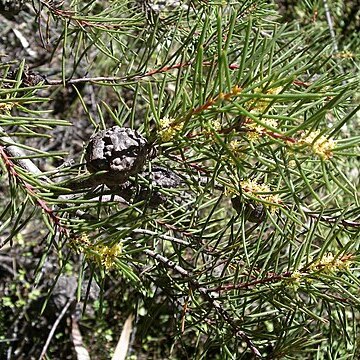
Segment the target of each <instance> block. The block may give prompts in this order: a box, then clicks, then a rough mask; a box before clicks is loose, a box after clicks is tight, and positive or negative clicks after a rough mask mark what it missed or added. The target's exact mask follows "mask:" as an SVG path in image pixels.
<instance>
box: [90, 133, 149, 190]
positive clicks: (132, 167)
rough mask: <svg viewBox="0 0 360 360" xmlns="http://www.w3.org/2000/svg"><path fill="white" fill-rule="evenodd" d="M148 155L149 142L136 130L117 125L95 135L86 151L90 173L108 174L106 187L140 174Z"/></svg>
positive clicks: (121, 182)
mask: <svg viewBox="0 0 360 360" xmlns="http://www.w3.org/2000/svg"><path fill="white" fill-rule="evenodd" d="M147 153H148V142H147V140H146V139H144V138H143V137H142V135H140V134H139V133H138V132H137V131H136V130H133V129H130V128H121V127H119V126H114V127H112V128H109V129H106V130H103V131H100V132H98V133H97V134H95V135H93V136H92V137H91V138H90V141H89V144H88V146H87V148H86V154H85V160H86V167H87V169H88V170H89V171H90V172H91V173H95V172H98V171H106V173H104V174H103V175H102V177H101V180H102V182H103V183H104V184H106V185H108V186H115V185H120V184H123V183H124V182H125V181H126V180H127V179H128V178H129V176H131V175H136V174H137V173H139V172H140V171H141V170H142V169H143V167H144V165H145V161H146V158H147Z"/></svg>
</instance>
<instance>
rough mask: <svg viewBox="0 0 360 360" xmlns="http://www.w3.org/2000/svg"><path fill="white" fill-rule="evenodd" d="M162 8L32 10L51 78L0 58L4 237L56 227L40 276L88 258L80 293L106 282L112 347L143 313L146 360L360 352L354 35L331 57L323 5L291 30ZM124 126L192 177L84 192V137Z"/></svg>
mask: <svg viewBox="0 0 360 360" xmlns="http://www.w3.org/2000/svg"><path fill="white" fill-rule="evenodd" d="M155 3H156V2H148V1H144V2H138V1H102V2H98V1H80V0H77V1H71V2H68V1H65V4H63V5H62V6H61V7H56V4H55V3H50V2H47V1H42V0H41V1H34V5H35V11H36V13H37V15H38V19H39V29H38V31H39V34H42V38H43V42H44V45H45V47H46V48H48V49H49V51H51V52H52V62H53V64H54V69H55V70H54V71H52V72H50V71H49V69H45V70H44V72H47V73H46V74H43V75H47V77H46V78H43V79H41V81H40V83H36V84H29V83H26V84H25V80H24V79H25V78H28V75H27V74H28V69H27V68H26V64H25V61H22V62H21V63H20V64H15V65H16V70H17V71H16V72H15V73H14V74H11V72H10V70H11V68H13V65H14V63H12V62H5V61H4V62H3V63H2V64H1V65H0V70H1V71H2V81H1V82H0V130H1V136H2V137H1V138H0V155H1V156H0V158H1V161H0V163H1V169H2V170H1V171H2V184H3V185H2V189H1V192H2V194H3V196H2V199H1V207H0V229H1V241H2V246H5V245H7V244H12V243H13V242H15V240H16V237H17V236H18V235H19V234H21V233H22V232H23V231H24V229H26V228H28V227H30V228H32V227H34V222H35V221H37V222H36V224H37V225H35V226H39V222H41V229H42V238H43V241H42V243H43V246H44V255H43V257H42V258H41V260H40V261H39V267H38V271H37V273H36V274H37V275H36V277H35V284H36V282H39V281H40V278H41V271H40V270H41V264H43V263H44V262H45V261H46V258H47V256H48V253H50V251H53V250H54V249H56V251H57V260H56V261H57V262H58V265H59V267H58V269H59V273H58V275H60V272H61V271H65V268H66V266H67V262H71V263H72V262H74V263H75V265H74V264H73V268H74V273H76V274H78V275H79V279H80V280H79V289H80V287H81V282H82V279H83V278H85V277H86V278H88V277H91V278H94V279H96V281H97V283H98V284H99V286H100V287H101V290H102V292H101V294H100V299H99V311H98V322H97V326H98V328H97V331H98V333H99V334H100V333H101V338H103V339H102V340H101V341H103V342H106V341H107V340H106V336H105V334H110V335H111V339H110V341H109V342H115V343H113V344H112V345H113V346H112V347H111V346H108V344H107V346H106V349H110V348H113V347H114V346H115V345H116V340H117V339H116V338H117V335H115V333H114V330H113V329H116V330H117V331H118V326H119V322H118V321H117V322H115V321H114V318H113V317H114V316H115V315H116V311H119V312H120V313H121V314H122V316H123V317H125V316H126V315H128V314H130V313H133V314H134V315H135V318H136V319H135V322H136V332H134V333H135V336H134V339H133V351H134V353H133V355H134V354H135V355H138V358H139V359H140V358H141V354H142V353H145V354H148V357H147V358H151V357H152V358H154V359H155V358H156V359H160V358H173V359H178V358H183V357H185V356H187V357H189V358H194V359H206V358H214V359H249V358H252V357H253V356H258V357H263V358H266V359H305V358H306V359H314V358H316V359H340V358H341V359H345V358H346V359H356V358H357V355H358V354H357V348H358V346H359V344H358V332H357V328H358V325H357V324H358V320H359V305H360V302H359V298H358V291H359V290H358V289H359V279H358V266H359V259H360V258H359V246H358V240H359V229H360V222H359V220H358V219H359V214H360V206H359V175H358V167H359V152H358V151H359V135H358V134H357V132H356V130H357V128H358V126H359V116H358V113H357V111H358V109H359V99H358V96H357V95H356V94H357V92H358V90H359V76H358V74H356V69H357V68H358V62H357V60H358V59H357V56H358V54H356V53H355V52H353V53H349V51H352V49H354V47H353V44H354V41H357V40H353V39H350V38H349V37H346V36H345V35H344V36H343V37H342V38H341V42H340V43H338V46H340V49H339V50H338V51H337V52H335V51H334V41H338V40H337V39H334V38H331V34H330V32H329V28H328V25H327V23H326V20H325V15H326V11H325V9H324V7H323V3H322V2H319V1H316V2H315V1H302V2H299V3H300V4H298V5H297V7H296V9H297V11H298V14H300V15H299V16H300V19H299V20H298V21H297V20H296V19H295V20H293V21H292V22H290V23H289V24H287V23H283V22H282V21H281V18H280V17H279V15H278V13H277V12H276V8H275V6H274V5H273V4H270V3H269V2H267V1H239V2H235V1H228V2H226V1H190V2H181V4H177V3H176V2H173V3H171V4H172V5H169V4H168V6H167V7H164V8H161V6H160V5H159V4H158V5H157V6H158V7H155V5H154V4H155ZM154 9H155V10H154ZM157 9H160V11H157ZM315 10H316V14H315ZM315 15H316V16H315ZM335 15H337V16H340V15H338V13H337V12H335ZM311 16H313V18H312V17H311ZM45 19H46V20H45ZM304 19H312V20H311V21H308V22H305V21H303V20H304ZM335 26H337V24H335ZM336 29H340V28H336ZM45 34H46V35H45ZM36 36H39V35H36ZM341 47H343V48H341ZM345 51H348V52H346V53H345ZM345 54H350V55H351V56H350V55H349V56H345ZM65 91H67V94H69V93H70V91H71V96H73V98H72V100H71V101H68V102H66V101H67V100H66V99H65V100H62V101H63V103H62V106H61V111H60V112H58V113H56V112H55V114H54V111H53V108H52V103H51V101H53V102H55V100H56V101H58V99H59V94H60V98H61V97H62V96H64V95H63V94H64V92H65ZM50 100H51V101H50ZM51 112H53V114H52V113H51ZM113 125H119V126H125V127H131V128H136V129H137V130H139V131H140V132H141V133H142V134H143V135H144V137H146V138H147V139H148V141H149V142H150V143H151V146H152V148H153V149H156V153H157V155H156V156H154V157H153V158H150V157H149V161H148V163H147V165H146V167H147V170H148V173H151V171H152V169H153V168H154V167H155V166H156V165H161V166H162V167H166V168H168V169H171V170H172V171H173V172H174V173H176V175H177V176H178V177H179V178H180V179H181V185H180V186H178V187H174V188H171V187H170V188H160V189H159V188H157V187H156V186H153V185H151V180H150V178H149V176H147V175H146V174H138V175H137V176H135V177H132V178H131V181H133V183H134V184H136V187H137V189H135V190H134V192H133V193H132V194H131V196H130V198H129V199H126V201H124V200H122V201H120V202H119V201H118V200H119V199H118V197H116V195H117V196H119V194H120V195H121V189H119V188H117V189H116V188H115V189H113V188H111V189H109V188H105V186H97V187H91V186H85V187H77V186H76V185H75V187H74V186H73V185H71V184H73V183H74V178H76V180H77V181H78V183H79V182H80V180H81V181H85V179H87V178H89V174H88V173H87V171H86V166H85V163H84V151H85V149H82V148H81V146H79V145H78V143H79V138H80V139H81V145H82V142H86V141H87V140H88V139H89V137H90V135H91V134H92V133H94V132H96V131H98V130H99V129H104V128H108V127H111V126H113ZM67 127H72V128H73V130H67ZM69 129H70V128H69ZM77 133H78V135H76V134H77ZM63 134H66V136H67V137H66V138H65V137H64V138H63V139H64V140H63V141H64V143H63V144H62V145H57V146H50V145H51V144H52V143H51V142H52V141H55V143H56V141H60V143H61V141H62V140H61V136H63ZM77 136H78V137H77ZM11 139H12V140H13V141H15V142H16V144H17V145H16V148H17V149H21V154H17V155H14V154H13V153H10V154H9V152H7V148H6V146H7V145H11ZM59 139H60V140H59ZM65 139H66V140H65ZM75 143H76V144H75ZM74 144H75V145H74ZM68 153H69V154H70V157H71V160H73V161H69V159H68V158H66V156H68V155H67V154H68ZM26 159H28V160H31V163H35V164H36V165H37V166H38V167H39V168H40V169H41V170H42V171H41V172H40V171H38V172H36V171H35V170H34V168H31V167H29V166H30V165H29V163H28V162H26V163H22V162H21V160H26ZM65 160H66V161H65ZM143 188H148V189H149V190H148V193H147V194H148V196H147V197H146V198H145V199H141V197H139V196H138V195H139V194H138V193H139V192H140V190H141V189H143ZM154 193H161V195H162V199H165V200H163V201H161V203H160V204H159V205H158V206H155V207H154V206H152V204H151V201H150V198H151V195H152V194H154ZM235 199H236V200H235ZM256 208H257V209H260V210H259V211H261V212H262V213H263V215H262V216H260V217H259V216H257V215H256V212H255V210H254V209H256ZM2 234H4V236H3V235H2ZM77 256H78V257H77ZM78 258H79V259H80V260H81V261H80V264H76V260H74V259H78ZM71 268H72V267H71ZM55 280H56V279H55ZM108 289H110V290H108ZM111 291H112V294H111V295H109V292H111ZM115 294H116V296H115ZM36 295H37V294H36ZM107 297H109V298H107ZM110 301H111V302H110ZM104 303H106V307H103V304H104ZM111 304H112V305H113V306H112V305H111ZM102 311H103V312H102ZM101 312H102V313H101ZM116 316H118V315H116ZM88 322H89V323H91V319H86V318H84V319H83V324H84V329H85V331H84V336H85V338H87V337H89V338H91V336H92V335H93V334H92V331H91V330H92V329H91V325H88ZM87 327H88V328H89V333H90V334H88V332H87ZM99 338H100V335H99ZM88 341H89V342H90V341H93V339H92V340H91V339H89V340H88ZM99 341H100V340H99ZM91 348H93V349H97V351H99V352H101V351H103V349H101V348H100V347H97V346H92V347H91ZM94 351H95V350H94ZM109 351H110V350H109ZM94 356H95V357H96V355H94ZM99 356H101V357H104V358H105V357H106V355H105V354H103V353H102V354H101V355H99Z"/></svg>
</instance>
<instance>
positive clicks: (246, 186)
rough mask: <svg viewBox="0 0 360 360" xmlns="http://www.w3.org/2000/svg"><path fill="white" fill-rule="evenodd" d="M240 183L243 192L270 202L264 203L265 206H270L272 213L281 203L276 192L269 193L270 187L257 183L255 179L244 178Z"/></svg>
mask: <svg viewBox="0 0 360 360" xmlns="http://www.w3.org/2000/svg"><path fill="white" fill-rule="evenodd" d="M240 185H241V188H242V190H243V191H244V192H245V193H248V194H249V195H251V196H253V197H255V198H258V199H260V200H263V201H266V202H268V203H271V204H264V205H265V206H267V207H268V208H270V212H271V213H274V212H275V211H276V209H277V208H278V207H279V206H280V205H281V204H282V200H281V197H280V196H279V195H278V194H271V189H270V187H269V186H268V185H266V184H258V183H257V182H256V181H255V180H244V181H241V182H240ZM263 193H270V194H263ZM272 204H273V205H272Z"/></svg>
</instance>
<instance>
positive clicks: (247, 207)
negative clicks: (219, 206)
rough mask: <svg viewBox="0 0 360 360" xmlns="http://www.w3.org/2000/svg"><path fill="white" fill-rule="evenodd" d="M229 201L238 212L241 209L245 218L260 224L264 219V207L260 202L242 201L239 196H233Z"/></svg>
mask: <svg viewBox="0 0 360 360" xmlns="http://www.w3.org/2000/svg"><path fill="white" fill-rule="evenodd" d="M231 203H232V206H233V208H234V209H235V210H236V212H237V213H238V214H239V213H240V212H241V211H242V210H243V211H244V213H245V219H246V220H248V221H250V222H252V223H255V224H260V223H262V222H263V221H264V220H265V219H266V211H265V207H264V205H263V204H261V203H255V202H254V201H251V202H250V201H249V202H245V203H243V202H242V201H241V198H240V196H235V197H233V198H232V199H231Z"/></svg>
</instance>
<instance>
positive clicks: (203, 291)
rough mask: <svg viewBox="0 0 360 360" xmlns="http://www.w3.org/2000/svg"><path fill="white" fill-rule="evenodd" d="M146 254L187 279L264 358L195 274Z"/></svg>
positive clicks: (152, 252)
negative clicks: (196, 278)
mask: <svg viewBox="0 0 360 360" xmlns="http://www.w3.org/2000/svg"><path fill="white" fill-rule="evenodd" d="M137 246H138V247H142V245H141V244H137ZM144 252H145V254H147V255H148V256H150V257H152V258H153V259H155V260H158V261H159V262H161V263H162V264H163V265H164V266H165V267H167V268H169V269H173V270H175V271H176V272H178V273H179V274H180V275H181V276H183V277H184V278H186V280H187V281H188V282H189V284H190V285H192V287H194V288H195V289H197V290H198V291H199V293H200V294H201V295H202V296H203V297H204V299H205V300H206V301H207V302H208V303H209V304H210V305H211V306H212V308H213V309H214V310H215V312H216V313H217V314H218V315H219V316H220V317H222V318H223V319H224V320H225V322H226V323H228V324H229V325H230V326H231V327H232V328H233V330H234V331H235V334H236V336H238V337H240V338H241V339H242V340H244V341H245V342H246V344H247V346H248V347H249V349H250V350H251V352H252V353H253V355H254V356H255V357H257V358H259V359H261V358H262V356H261V354H260V352H259V350H258V349H257V348H256V346H255V345H254V344H253V342H252V341H251V339H250V338H249V337H248V336H247V335H246V334H245V332H244V331H243V330H241V328H240V327H239V326H238V325H237V324H236V323H235V321H234V320H233V318H232V317H231V315H230V314H229V313H228V312H227V311H226V310H225V309H224V308H223V307H222V305H221V303H220V302H219V301H218V300H216V299H215V298H214V297H213V296H212V295H211V294H210V293H209V291H208V289H207V288H205V287H203V286H202V285H201V284H199V282H198V281H197V280H195V277H194V275H193V274H191V273H190V272H189V271H187V270H185V269H184V268H182V267H181V266H180V265H178V264H176V263H175V262H174V261H171V260H170V259H168V258H166V257H165V256H163V255H160V254H158V253H156V252H154V251H152V250H150V249H144Z"/></svg>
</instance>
